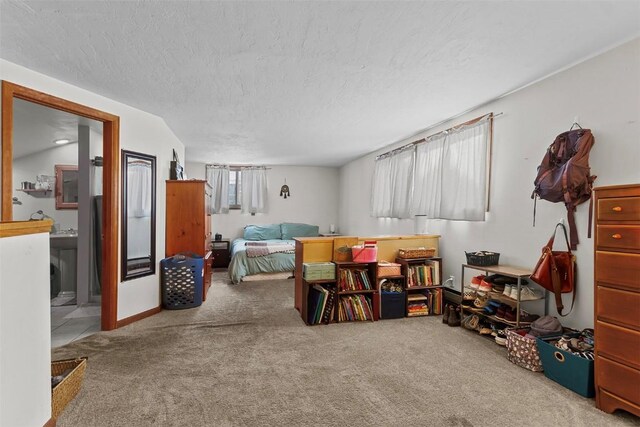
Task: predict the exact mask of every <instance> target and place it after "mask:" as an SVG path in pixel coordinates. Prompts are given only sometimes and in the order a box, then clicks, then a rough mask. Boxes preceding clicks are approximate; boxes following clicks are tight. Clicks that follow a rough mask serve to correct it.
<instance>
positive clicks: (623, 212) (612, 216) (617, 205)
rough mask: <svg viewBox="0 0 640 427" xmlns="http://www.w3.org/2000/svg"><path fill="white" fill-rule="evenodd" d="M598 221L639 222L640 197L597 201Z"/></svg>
mask: <svg viewBox="0 0 640 427" xmlns="http://www.w3.org/2000/svg"><path fill="white" fill-rule="evenodd" d="M598 221H640V197H620V198H611V199H600V200H598Z"/></svg>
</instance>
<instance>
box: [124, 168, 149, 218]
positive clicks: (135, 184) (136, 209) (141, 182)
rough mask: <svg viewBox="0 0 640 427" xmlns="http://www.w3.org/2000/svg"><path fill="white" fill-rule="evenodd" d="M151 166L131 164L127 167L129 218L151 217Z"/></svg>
mask: <svg viewBox="0 0 640 427" xmlns="http://www.w3.org/2000/svg"><path fill="white" fill-rule="evenodd" d="M151 186H152V184H151V165H150V164H149V163H148V162H147V163H144V162H131V163H129V164H128V165H127V216H129V217H134V218H143V217H150V216H151V188H152V187H151Z"/></svg>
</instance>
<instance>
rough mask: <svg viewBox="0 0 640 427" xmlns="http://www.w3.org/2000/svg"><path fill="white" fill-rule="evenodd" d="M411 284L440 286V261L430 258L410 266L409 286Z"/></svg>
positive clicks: (408, 273) (408, 274)
mask: <svg viewBox="0 0 640 427" xmlns="http://www.w3.org/2000/svg"><path fill="white" fill-rule="evenodd" d="M411 286H440V261H438V260H430V261H426V262H425V263H424V264H420V265H411V266H409V269H408V271H407V287H411Z"/></svg>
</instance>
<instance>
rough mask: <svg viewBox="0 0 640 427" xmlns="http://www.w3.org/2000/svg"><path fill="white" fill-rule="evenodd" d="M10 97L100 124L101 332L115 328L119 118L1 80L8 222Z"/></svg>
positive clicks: (7, 216) (4, 194)
mask: <svg viewBox="0 0 640 427" xmlns="http://www.w3.org/2000/svg"><path fill="white" fill-rule="evenodd" d="M13 98H18V99H22V100H24V101H29V102H33V103H36V104H39V105H43V106H45V107H50V108H54V109H56V110H61V111H65V112H67V113H71V114H76V115H79V116H82V117H87V118H89V119H93V120H97V121H100V122H102V123H103V132H102V150H103V158H104V163H103V168H102V169H103V176H102V182H103V186H102V187H103V190H102V193H103V194H102V203H103V207H102V209H103V220H102V221H103V222H102V224H103V233H104V234H103V241H102V330H104V331H109V330H112V329H115V328H116V327H117V319H118V247H119V245H118V211H119V202H120V201H119V198H118V191H119V186H118V183H119V182H120V180H119V177H120V156H119V154H120V118H119V117H118V116H116V115H113V114H109V113H105V112H104V111H100V110H96V109H94V108H91V107H87V106H85V105H81V104H77V103H75V102H72V101H68V100H66V99H62V98H58V97H56V96H53V95H49V94H46V93H44V92H39V91H37V90H34V89H29V88H27V87H24V86H20V85H17V84H15V83H11V82H7V81H2V198H1V199H0V205H1V208H0V211H1V215H2V216H1V219H2V220H3V221H11V219H12V216H13V203H12V195H13V190H12V179H13Z"/></svg>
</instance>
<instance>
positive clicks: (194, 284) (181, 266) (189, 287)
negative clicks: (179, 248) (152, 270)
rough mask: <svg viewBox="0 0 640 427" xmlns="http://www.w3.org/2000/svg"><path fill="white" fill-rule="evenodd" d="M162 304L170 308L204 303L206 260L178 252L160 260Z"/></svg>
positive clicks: (176, 308)
mask: <svg viewBox="0 0 640 427" xmlns="http://www.w3.org/2000/svg"><path fill="white" fill-rule="evenodd" d="M160 269H161V271H162V305H163V307H164V308H166V309H169V310H179V309H183V308H192V307H197V306H199V305H201V304H202V279H203V275H204V260H203V259H202V257H199V256H197V255H195V254H177V255H174V256H173V257H171V258H165V259H163V260H162V261H160Z"/></svg>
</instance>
